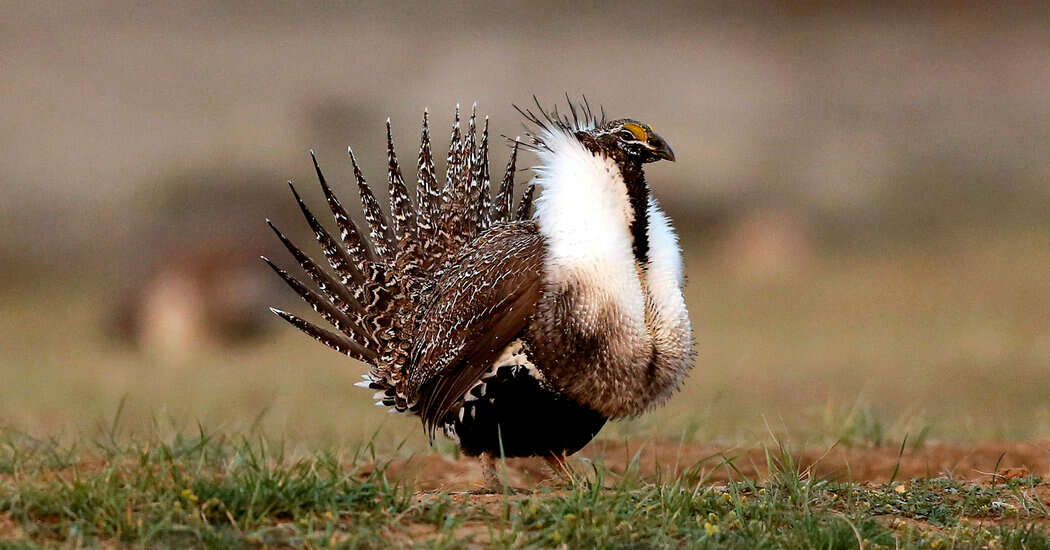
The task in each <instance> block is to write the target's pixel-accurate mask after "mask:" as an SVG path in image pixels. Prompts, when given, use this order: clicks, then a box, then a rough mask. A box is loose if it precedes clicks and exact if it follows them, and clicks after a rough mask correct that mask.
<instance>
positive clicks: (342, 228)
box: [263, 102, 693, 481]
mask: <svg viewBox="0 0 1050 550" xmlns="http://www.w3.org/2000/svg"><path fill="white" fill-rule="evenodd" d="M537 107H538V108H539V105H538V103H537ZM518 110H519V112H521V114H522V115H523V116H524V117H525V119H526V121H527V125H528V127H529V132H528V134H526V136H527V140H526V141H525V142H521V141H519V140H514V145H513V149H512V152H511V156H510V161H509V163H508V165H507V169H506V172H505V175H504V176H503V179H502V182H500V184H499V186H498V189H497V190H495V191H496V192H495V196H494V197H493V195H492V190H491V189H490V177H489V162H488V155H489V144H488V119H487V118H486V119H485V123H484V128H483V129H482V130H481V132H480V134H481V135H480V138H479V137H478V129H477V127H476V124H475V121H476V116H475V114H474V113H473V112H472V113H471V116H470V119H469V122H468V123H467V130H466V131H465V132H464V131H461V129H460V117H459V109H458V107H457V109H456V117H455V122H454V123H453V126H452V141H451V144H450V146H449V152H448V159H447V160H448V163H447V169H446V170H445V181H444V183H443V184H441V183H439V182H438V176H437V173H436V170H435V167H434V157H433V153H432V150H431V144H430V129H429V124H428V120H427V114H426V113H425V112H424V114H423V130H422V144H421V146H420V149H419V156H418V182H417V184H416V188H415V200H414V201H413V199H412V198H410V193H409V190H408V187H407V185H406V183H405V180H404V177H403V175H402V171H401V168H400V165H399V163H398V159H397V156H396V154H395V153H394V146H393V141H392V139H391V137H390V122H389V120H388V121H387V161H388V162H387V166H388V172H387V185H388V190H389V204H390V208H389V210H390V214H389V217H387V216H386V215H385V214H384V212H383V210H382V209H381V208H380V204H379V200H378V199H377V198H376V196H375V195H374V193H373V191H372V189H371V187H370V186H369V185H368V184H367V183H366V182H365V179H364V177H363V176H362V174H361V170H360V169H359V167H358V164H357V161H356V159H355V158H354V154H353V151H350V152H349V153H350V160H351V162H352V163H353V169H354V177H355V179H356V182H357V190H358V192H359V193H360V197H361V203H362V205H363V210H364V217H365V220H366V221H367V225H368V229H367V236H366V234H365V233H364V232H363V231H362V230H361V229H360V228H358V227H356V226H355V223H354V222H353V220H351V218H350V216H349V215H348V214H347V211H346V210H345V208H344V206H343V205H342V204H341V203H340V201H339V199H338V198H336V195H335V194H334V193H333V191H332V189H331V187H330V186H329V184H328V182H327V181H326V180H325V178H324V176H323V175H322V173H321V169H320V168H319V167H318V166H317V159H316V157H314V168H315V169H316V172H317V177H318V179H319V180H320V184H321V190H322V191H323V193H324V196H325V199H327V203H328V206H329V208H330V209H331V211H332V214H333V216H334V217H335V223H336V225H337V226H338V228H339V236H340V240H341V243H340V242H337V241H336V239H335V238H334V237H333V236H332V234H331V233H329V231H328V230H327V229H325V227H324V226H323V225H321V223H319V222H318V220H317V218H316V217H315V216H314V215H313V214H312V213H311V211H310V210H309V209H308V208H307V206H306V205H305V204H303V201H302V199H301V198H300V196H299V195H298V193H296V191H295V188H294V187H293V188H292V193H293V194H294V196H295V200H296V201H298V203H299V207H300V208H301V209H302V212H303V215H304V216H305V217H306V221H307V223H309V225H310V227H311V229H312V230H313V232H314V234H315V235H316V238H317V241H318V242H319V243H320V245H321V250H322V252H323V254H324V256H325V259H326V260H327V261H328V264H329V265H330V266H331V271H332V272H334V275H333V274H330V273H329V272H328V271H326V269H324V268H322V267H321V266H320V265H319V264H318V263H317V262H316V261H314V260H313V259H311V258H310V257H309V256H307V254H305V253H304V252H303V251H302V250H300V249H299V248H297V247H296V246H295V245H294V244H292V243H291V242H290V241H289V240H288V239H287V238H286V237H285V236H284V235H283V234H282V233H281V232H280V231H279V230H277V229H276V228H275V227H273V225H272V224H270V226H271V228H273V230H274V231H275V232H276V233H277V237H278V238H279V239H280V240H281V241H282V242H283V243H284V246H285V247H287V248H288V250H289V252H291V254H292V256H293V257H294V258H295V260H296V262H297V263H298V264H299V265H300V266H301V267H302V269H303V271H305V273H306V274H307V275H308V276H309V277H310V279H312V280H313V282H314V284H315V285H316V286H317V288H318V289H319V291H320V292H317V291H315V290H312V289H311V288H308V287H307V286H306V285H305V284H303V283H302V282H300V281H298V280H296V279H295V278H293V277H292V276H290V275H289V274H288V273H287V272H285V271H284V270H282V269H281V268H279V267H277V266H276V265H274V264H273V263H271V262H270V261H269V260H267V259H266V258H263V260H264V261H266V262H267V263H268V264H269V265H270V266H271V267H272V268H273V269H274V271H276V272H277V274H278V275H279V276H280V277H281V278H282V279H284V281H285V282H287V283H288V285H289V286H291V287H292V289H293V290H295V292H296V293H298V294H299V295H300V296H301V297H302V298H303V299H304V300H306V302H307V303H309V304H310V305H311V306H312V307H313V309H314V310H315V311H316V312H317V313H319V314H320V315H321V317H323V318H324V320H325V321H327V322H328V323H330V324H331V325H333V326H334V327H335V329H336V330H337V331H338V332H332V331H329V330H326V329H323V328H320V327H318V326H315V325H313V324H311V323H309V322H307V321H305V320H303V319H302V318H300V317H297V316H295V315H293V314H291V313H288V312H285V311H281V310H279V309H273V312H274V313H276V314H277V315H279V316H280V317H282V318H284V319H285V320H286V321H288V322H289V323H291V324H292V325H295V326H296V327H297V328H299V329H300V330H302V331H303V332H305V333H306V334H308V335H310V336H312V337H313V338H315V339H316V340H318V341H320V342H321V343H323V344H325V345H326V346H328V347H330V348H332V349H335V350H336V351H339V352H341V353H343V354H345V355H348V356H350V357H352V358H354V359H357V360H359V361H362V362H364V363H367V364H368V365H370V366H371V370H370V372H369V374H368V375H366V376H365V377H364V378H365V381H364V382H361V383H359V385H361V386H364V387H367V388H370V389H372V390H375V395H374V398H375V399H376V403H377V405H382V406H387V407H391V408H392V410H395V411H397V412H402V413H404V412H407V413H411V414H415V415H418V416H419V417H421V419H422V422H423V426H424V429H425V431H426V432H427V434H428V437H429V438H430V439H431V441H432V440H433V437H434V434H435V432H436V431H437V430H438V429H441V430H442V431H443V432H444V433H445V434H446V435H447V436H449V437H451V438H453V439H456V440H458V442H459V445H460V446H461V447H462V450H463V452H464V453H465V454H467V455H469V456H478V455H480V456H481V457H482V459H483V460H488V463H489V465H491V461H492V458H493V457H499V456H506V457H519V456H542V457H545V458H547V459H548V461H549V462H551V464H552V466H555V467H556V468H557V467H558V466H561V467H562V468H563V470H562V473H564V472H565V471H566V470H564V468H565V462H564V457H565V456H566V455H568V454H572V453H574V452H576V451H578V450H580V449H581V448H582V447H583V446H584V445H586V444H587V442H589V441H590V440H591V439H592V438H593V437H594V436H595V435H596V434H597V433H598V431H599V430H600V429H601V427H602V426H603V425H604V424H605V422H606V421H607V420H610V419H617V418H624V417H629V416H635V415H638V414H640V413H642V412H644V411H646V410H648V409H650V408H652V407H653V406H655V405H658V404H660V403H662V402H663V401H665V400H667V399H668V397H669V396H670V395H671V394H672V393H673V392H674V391H675V390H676V389H677V388H678V386H679V385H680V384H681V382H682V379H683V377H684V376H685V374H686V372H687V371H688V370H689V369H690V367H691V365H692V359H693V357H692V355H693V353H692V334H691V328H690V323H689V317H688V313H687V311H686V306H685V301H684V299H683V297H682V290H681V289H682V283H683V277H682V260H681V254H680V251H679V248H678V243H677V237H676V235H675V233H674V230H673V229H672V228H671V224H670V221H669V219H668V218H667V216H666V215H665V214H664V212H663V211H662V210H661V209H660V206H659V204H658V203H657V201H656V199H655V198H654V197H653V196H652V195H651V194H650V192H649V186H648V185H647V184H646V181H645V174H644V172H643V170H642V166H643V165H644V164H646V163H649V162H653V161H657V160H660V159H667V160H671V161H673V160H674V153H673V152H672V151H671V148H670V147H669V146H668V145H667V143H666V142H665V141H664V140H663V139H662V138H661V137H660V136H659V135H657V134H656V133H655V132H654V131H653V130H652V128H650V127H649V126H648V125H646V124H643V123H640V122H637V121H634V120H631V119H619V120H612V121H609V120H607V119H606V116H605V114H604V110H603V111H602V113H601V115H600V116H597V115H595V114H594V113H593V112H592V110H591V108H590V107H589V106H588V105H586V103H584V104H581V105H578V106H576V105H572V104H571V102H570V111H571V118H570V117H569V116H568V115H560V114H559V113H558V112H557V110H556V109H555V110H552V111H545V110H544V109H542V108H539V110H538V111H537V112H533V111H531V110H522V109H518ZM519 145H521V146H522V147H523V148H526V149H528V150H531V151H533V152H534V153H535V154H536V156H537V157H538V159H539V165H538V166H536V167H535V168H533V171H534V172H535V178H534V179H533V180H532V181H531V182H530V183H529V184H528V186H526V187H525V190H524V192H523V194H522V198H521V199H520V201H519V202H518V204H517V207H516V208H514V207H513V202H514V195H515V190H514V186H515V183H514V176H515V172H516V169H515V162H516V158H517V153H518V148H519ZM311 156H313V154H312V152H311ZM536 187H538V188H539V189H540V190H541V194H539V196H538V197H536V199H535V213H532V212H531V210H532V206H533V194H534V189H535V188H536ZM268 223H269V221H268ZM487 473H488V474H490V475H491V471H490V470H489V471H487ZM487 479H489V481H491V480H492V478H491V477H487Z"/></svg>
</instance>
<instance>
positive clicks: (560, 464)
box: [543, 453, 576, 486]
mask: <svg viewBox="0 0 1050 550" xmlns="http://www.w3.org/2000/svg"><path fill="white" fill-rule="evenodd" d="M543 459H544V460H546V461H547V465H548V466H550V467H551V469H552V470H554V474H555V475H557V476H558V477H559V478H561V480H562V481H564V482H566V483H568V484H569V485H570V486H575V485H576V475H575V474H574V473H573V471H572V467H571V466H569V462H568V460H566V459H565V455H564V454H563V453H558V454H553V455H547V456H545V457H543Z"/></svg>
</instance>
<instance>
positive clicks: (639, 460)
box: [387, 440, 1050, 491]
mask: <svg viewBox="0 0 1050 550" xmlns="http://www.w3.org/2000/svg"><path fill="white" fill-rule="evenodd" d="M899 453H900V449H899V448H891V447H877V448H857V447H854V448H847V447H833V448H831V449H801V450H798V451H792V452H791V453H790V457H791V460H792V461H793V463H794V464H795V465H796V466H797V467H798V468H799V469H800V470H808V471H810V472H811V473H812V474H813V475H815V476H818V477H821V478H826V479H835V480H851V481H858V482H864V481H867V482H884V481H889V480H890V479H891V477H893V476H894V475H896V479H902V480H903V479H910V478H920V477H939V476H947V477H952V478H954V479H960V480H971V481H975V482H987V483H990V482H993V481H995V480H1002V479H1009V478H1016V477H1024V476H1027V475H1035V476H1041V477H1050V442H1033V443H982V444H978V445H969V446H968V445H956V444H947V443H931V444H927V445H924V446H922V447H921V448H918V449H905V451H904V453H903V454H899ZM768 456H769V457H770V458H772V459H775V460H777V461H781V462H783V461H784V458H783V457H782V456H780V453H779V451H778V450H777V449H769V450H768ZM588 462H590V463H601V464H604V465H605V466H606V467H607V468H608V469H609V470H611V471H613V472H616V473H621V474H622V473H623V472H625V471H626V470H627V469H628V468H629V467H631V465H632V464H635V463H636V464H637V469H638V473H639V474H640V475H642V476H643V477H647V478H655V477H657V476H663V477H676V476H678V475H679V474H682V473H684V472H692V473H694V474H696V475H698V476H703V477H704V478H706V479H707V480H708V481H709V482H711V483H718V482H724V481H728V480H730V479H739V478H740V477H742V476H746V477H749V478H757V479H762V478H765V477H766V476H767V475H768V470H767V450H766V449H755V448H751V449H744V448H731V447H730V448H727V447H719V446H714V445H696V444H682V443H678V442H669V441H659V440H647V441H627V442H623V441H596V442H594V443H593V444H591V445H589V446H588V447H587V448H586V449H584V450H583V451H582V452H581V453H580V454H579V455H577V456H576V457H574V459H573V460H572V463H573V466H574V468H576V470H577V471H580V472H582V471H585V470H589V469H590V468H589V467H588V465H587V464H588ZM506 463H507V468H506V470H505V472H504V473H505V475H506V477H507V481H508V482H509V483H510V485H511V486H514V487H535V486H537V485H540V486H542V485H543V484H549V483H556V482H557V480H556V479H554V475H553V472H552V471H551V470H550V469H549V468H548V466H547V465H546V463H544V462H543V461H542V460H539V459H508V460H507V461H506ZM729 464H732V467H730V466H729ZM387 474H388V475H389V476H390V477H391V478H392V479H398V480H405V481H410V482H411V483H414V484H415V485H416V487H418V488H419V489H420V490H422V491H437V490H440V491H466V490H471V489H476V488H477V487H479V486H480V485H481V467H480V465H479V463H478V461H477V460H474V459H471V458H465V457H463V458H459V459H455V458H450V457H445V456H440V455H427V456H417V457H413V458H410V459H407V460H401V461H395V462H394V463H392V464H390V465H389V467H388V469H387ZM993 477H994V479H993Z"/></svg>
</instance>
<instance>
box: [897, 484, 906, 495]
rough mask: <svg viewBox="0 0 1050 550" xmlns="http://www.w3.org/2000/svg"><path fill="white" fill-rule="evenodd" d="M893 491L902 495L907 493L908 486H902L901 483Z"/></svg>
mask: <svg viewBox="0 0 1050 550" xmlns="http://www.w3.org/2000/svg"><path fill="white" fill-rule="evenodd" d="M893 490H894V491H897V492H898V493H901V494H904V493H906V492H908V486H907V485H905V484H903V483H901V484H900V485H898V486H896V487H894V488H893Z"/></svg>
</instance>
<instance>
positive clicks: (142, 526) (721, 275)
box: [0, 229, 1050, 549]
mask: <svg viewBox="0 0 1050 550" xmlns="http://www.w3.org/2000/svg"><path fill="white" fill-rule="evenodd" d="M1048 235H1050V232H1046V231H1044V230H1042V229H1040V230H1034V229H1018V230H1016V231H1012V232H1006V231H1005V230H1004V231H1002V232H996V233H994V234H985V233H979V232H969V231H965V230H960V231H959V232H958V233H956V234H954V236H951V237H945V238H943V239H941V240H938V241H937V242H931V243H927V244H925V245H923V246H904V245H892V246H891V245H886V246H885V247H884V248H880V249H878V250H876V251H875V252H872V251H870V250H869V251H868V253H866V254H865V255H864V256H857V255H853V254H850V253H848V252H846V253H839V254H837V255H834V256H826V255H816V256H814V257H812V258H810V259H809V260H807V261H808V262H810V263H808V264H805V265H799V266H796V268H795V270H794V271H791V272H787V273H781V274H777V275H775V276H773V277H771V278H770V277H765V276H763V277H757V278H756V277H748V276H745V275H741V273H740V272H739V271H738V270H737V269H735V268H727V267H725V266H724V265H722V264H720V263H719V261H716V260H710V259H708V256H709V252H710V251H705V250H704V249H702V248H701V247H699V246H687V247H686V250H687V258H686V262H687V265H689V267H690V270H689V273H688V276H689V283H688V287H687V289H688V291H687V300H688V301H689V306H690V311H691V313H692V315H693V321H694V326H695V330H696V334H697V336H698V341H699V344H700V346H699V358H698V362H697V367H696V369H695V371H694V372H693V373H692V375H691V376H690V378H689V380H688V381H687V383H686V385H685V387H684V388H683V389H682V391H681V392H679V393H678V394H676V395H675V396H673V397H672V399H671V400H670V401H669V402H668V403H667V404H666V405H665V406H663V407H661V408H659V409H656V410H654V411H652V412H651V413H649V414H646V415H644V416H642V417H640V418H637V419H630V420H626V421H619V422H615V423H610V424H609V425H608V426H607V427H606V428H605V429H603V430H602V432H601V433H600V434H599V437H598V439H597V440H596V441H595V442H594V443H593V444H591V445H590V446H588V447H587V448H585V449H584V450H583V451H582V452H581V453H580V455H579V458H577V459H575V460H574V462H573V465H574V468H575V469H576V471H577V472H578V473H579V474H580V477H581V478H583V479H582V482H581V483H580V484H579V485H577V486H575V487H566V486H564V485H563V484H559V483H557V482H555V481H552V480H550V479H548V474H547V471H546V470H545V469H544V467H543V466H542V464H539V463H537V462H536V461H528V460H513V461H510V462H509V463H508V469H507V470H506V472H505V475H506V477H507V480H508V482H509V483H510V485H511V486H513V487H517V488H521V489H528V490H529V491H530V492H526V491H515V492H511V493H509V494H506V495H475V494H472V493H470V492H469V491H471V490H472V489H475V488H476V487H477V484H478V483H479V481H480V472H479V470H478V467H477V465H476V464H475V462H473V461H471V460H468V459H465V458H462V457H459V456H458V455H457V452H456V450H455V448H454V446H453V445H452V444H451V443H450V442H448V441H445V440H441V439H439V440H438V441H436V442H435V446H434V447H433V448H431V447H429V446H428V445H427V442H426V440H425V438H424V437H423V436H422V430H421V429H420V426H419V424H418V422H417V421H416V420H415V419H406V418H401V417H399V416H397V415H390V414H386V413H385V412H384V411H383V410H382V409H380V408H378V407H374V406H372V404H371V401H370V400H369V399H368V397H369V395H368V392H366V391H364V390H360V389H358V388H355V387H354V386H353V384H354V382H356V381H357V380H359V375H360V374H361V373H362V372H363V369H362V367H361V365H358V364H356V363H354V362H352V361H348V360H347V359H346V358H345V357H341V356H339V355H338V354H335V353H332V352H329V351H327V350H325V349H323V348H322V347H321V346H318V345H316V344H315V343H314V342H313V341H311V340H309V339H308V338H305V337H303V336H302V335H300V334H298V333H297V332H296V331H294V330H291V329H288V328H287V327H284V326H281V325H279V324H275V325H273V327H272V329H271V330H269V331H267V332H264V333H263V334H262V335H261V336H260V337H258V338H257V339H256V340H254V341H251V342H245V343H242V344H238V345H234V346H231V347H207V346H200V347H195V348H193V349H189V350H187V351H186V353H183V354H180V355H179V356H177V357H170V356H163V355H156V356H155V355H151V354H149V353H143V352H141V351H137V350H135V349H133V348H130V347H128V346H127V345H126V344H122V343H119V342H117V341H114V340H112V339H110V338H109V337H108V335H107V330H108V329H107V327H108V326H109V325H108V324H107V323H108V319H109V315H110V314H111V311H112V310H111V309H110V308H109V306H110V305H111V300H110V297H111V296H112V293H111V292H109V291H103V290H100V288H101V287H100V284H99V283H98V282H97V281H90V280H43V279H40V280H32V281H22V282H16V283H13V285H14V286H9V287H7V288H6V289H5V290H4V294H3V298H4V299H3V300H0V319H3V320H7V321H8V325H7V326H5V327H4V330H2V331H0V349H3V350H4V361H2V362H0V380H2V383H0V548H5V547H33V546H56V545H69V546H78V545H83V546H89V547H92V546H103V547H106V546H109V547H117V546H120V547H124V546H132V547H135V546H138V547H172V548H181V547H186V546H207V547H233V548H236V547H259V546H273V547H279V546H288V547H332V546H338V547H348V548H388V547H400V548H411V547H422V548H486V547H494V548H591V547H595V548H631V549H646V548H666V547H686V548H693V547H698V548H699V547H712V546H724V547H736V548H756V547H765V548H813V547H817V548H857V547H858V545H861V544H863V546H864V547H865V548H875V547H886V548H895V547H898V546H899V547H901V548H998V547H1004V548H1050V538H1048V537H1050V535H1048V534H1047V533H1048V529H1050V526H1048V525H1047V522H1048V521H1050V520H1048V512H1047V502H1048V500H1050V495H1048V490H1047V485H1046V484H1044V482H1043V480H1044V479H1046V478H1047V477H1048V476H1050V422H1048V419H1050V401H1047V400H1046V395H1048V394H1050V370H1048V369H1047V368H1046V367H1047V365H1048V364H1050V317H1048V315H1050V314H1048V312H1050V292H1047V291H1046V283H1047V280H1046V277H1045V268H1046V265H1050V240H1048V238H1047V236H1048ZM260 269H262V267H260ZM278 305H284V306H288V307H292V308H294V307H295V302H294V300H293V299H292V297H290V296H288V297H287V302H281V303H279V304H278ZM297 311H298V310H297ZM202 434H203V435H202Z"/></svg>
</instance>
